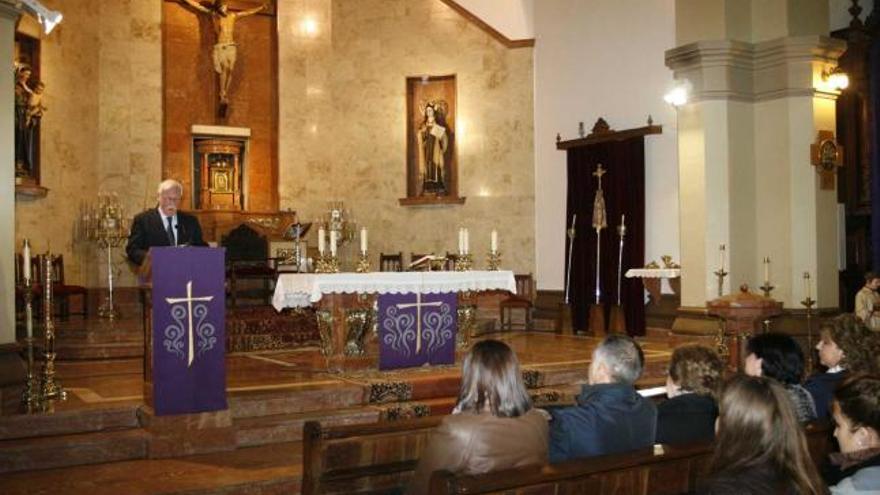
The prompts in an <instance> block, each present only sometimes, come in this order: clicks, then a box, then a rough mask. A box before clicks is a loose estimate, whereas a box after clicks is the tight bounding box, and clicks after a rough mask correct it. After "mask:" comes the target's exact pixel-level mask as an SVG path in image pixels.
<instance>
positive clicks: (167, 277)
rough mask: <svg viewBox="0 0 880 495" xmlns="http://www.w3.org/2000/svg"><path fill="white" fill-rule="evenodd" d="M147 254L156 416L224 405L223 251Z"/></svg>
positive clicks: (197, 249) (170, 250) (171, 250)
mask: <svg viewBox="0 0 880 495" xmlns="http://www.w3.org/2000/svg"><path fill="white" fill-rule="evenodd" d="M150 253H151V257H152V287H153V293H152V301H153V308H152V322H153V328H152V332H153V334H152V340H153V347H152V355H153V356H152V358H153V362H152V381H153V408H154V409H155V411H156V415H158V416H162V415H167V414H189V413H200V412H208V411H217V410H222V409H226V408H227V404H226V362H225V358H226V350H225V347H224V346H225V341H226V339H225V335H224V334H225V325H226V321H225V320H226V294H225V289H224V282H225V280H224V278H225V273H224V266H225V262H224V258H225V250H224V249H217V248H204V247H164V248H152V249H151V250H150Z"/></svg>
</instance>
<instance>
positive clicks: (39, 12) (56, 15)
mask: <svg viewBox="0 0 880 495" xmlns="http://www.w3.org/2000/svg"><path fill="white" fill-rule="evenodd" d="M20 4H21V5H22V7H24V11H25V12H27V13H28V14H30V15H32V16H34V17H36V18H37V21H38V22H39V23H40V24H41V25H42V26H43V32H44V33H45V34H49V33H51V32H52V30H53V29H55V26H57V25H58V23H59V22H61V19H63V18H64V16H63V15H61V12H58V11H57V10H49V9H48V8H47V7H46V6H45V5H43V4H42V3H40V0H20Z"/></svg>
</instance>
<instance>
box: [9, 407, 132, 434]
mask: <svg viewBox="0 0 880 495" xmlns="http://www.w3.org/2000/svg"><path fill="white" fill-rule="evenodd" d="M137 409H138V408H137V406H129V407H118V408H108V409H81V410H77V411H61V412H56V413H53V414H19V415H14V416H0V441H6V440H16V439H23V438H28V437H45V436H57V435H74V434H81V433H89V432H100V431H109V430H122V429H128V428H137V427H138V419H137Z"/></svg>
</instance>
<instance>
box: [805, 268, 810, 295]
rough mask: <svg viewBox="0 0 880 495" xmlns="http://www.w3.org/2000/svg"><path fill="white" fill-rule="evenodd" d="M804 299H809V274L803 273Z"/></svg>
mask: <svg viewBox="0 0 880 495" xmlns="http://www.w3.org/2000/svg"><path fill="white" fill-rule="evenodd" d="M804 294H806V297H804V299H810V272H804Z"/></svg>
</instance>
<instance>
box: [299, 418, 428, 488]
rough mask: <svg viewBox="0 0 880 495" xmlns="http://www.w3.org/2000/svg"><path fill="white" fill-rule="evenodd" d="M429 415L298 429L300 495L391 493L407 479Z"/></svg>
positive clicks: (422, 444)
mask: <svg viewBox="0 0 880 495" xmlns="http://www.w3.org/2000/svg"><path fill="white" fill-rule="evenodd" d="M442 420H443V417H442V416H432V417H426V418H418V419H411V420H403V421H385V422H379V423H369V424H358V425H341V426H325V425H321V423H320V422H317V421H308V422H306V424H305V426H304V427H303V480H302V493H303V495H314V494H319V493H320V494H331V493H340V494H342V493H345V494H350V493H351V494H354V493H394V492H396V491H399V489H400V488H401V487H403V486H406V483H407V482H408V481H409V479H410V478H411V477H412V473H413V471H414V470H415V467H416V464H417V463H418V459H419V457H420V455H421V453H422V450H423V449H424V448H425V445H427V441H428V436H429V435H430V433H431V431H433V429H434V428H435V427H436V426H437V425H439V424H440V422H441V421H442Z"/></svg>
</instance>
